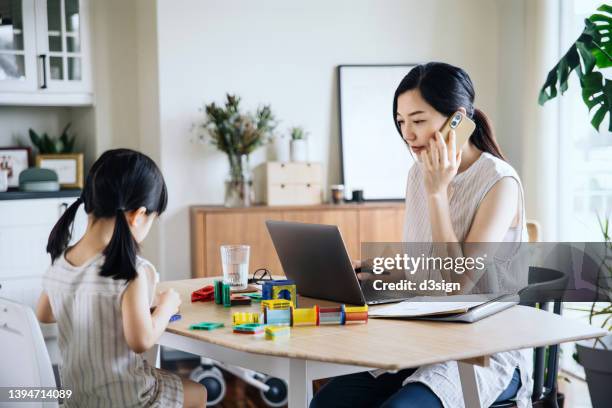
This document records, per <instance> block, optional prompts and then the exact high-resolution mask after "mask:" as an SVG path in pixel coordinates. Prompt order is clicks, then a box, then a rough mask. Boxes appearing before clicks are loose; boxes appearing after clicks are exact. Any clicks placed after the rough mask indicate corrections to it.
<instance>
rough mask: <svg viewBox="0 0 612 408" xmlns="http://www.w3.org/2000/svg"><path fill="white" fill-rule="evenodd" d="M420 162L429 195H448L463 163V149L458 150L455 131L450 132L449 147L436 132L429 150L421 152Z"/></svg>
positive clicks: (430, 141)
mask: <svg viewBox="0 0 612 408" xmlns="http://www.w3.org/2000/svg"><path fill="white" fill-rule="evenodd" d="M420 162H421V165H422V168H423V173H424V181H425V190H426V192H427V194H429V195H439V194H446V193H447V188H448V185H449V184H450V182H451V180H452V179H453V177H455V175H456V174H457V171H458V170H459V164H460V163H461V149H457V140H456V134H455V131H454V130H451V131H449V135H448V146H447V144H446V143H445V141H444V137H443V135H442V133H440V132H436V133H435V135H434V137H433V138H431V139H430V140H429V148H428V149H424V150H423V151H421V157H420Z"/></svg>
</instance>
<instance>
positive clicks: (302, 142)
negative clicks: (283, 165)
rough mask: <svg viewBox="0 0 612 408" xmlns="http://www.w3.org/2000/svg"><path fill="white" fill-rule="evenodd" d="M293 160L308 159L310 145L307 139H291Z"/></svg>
mask: <svg viewBox="0 0 612 408" xmlns="http://www.w3.org/2000/svg"><path fill="white" fill-rule="evenodd" d="M291 161H293V162H305V161H308V145H307V144H306V139H294V140H292V141H291Z"/></svg>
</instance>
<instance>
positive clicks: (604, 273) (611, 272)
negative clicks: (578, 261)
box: [574, 219, 612, 408]
mask: <svg viewBox="0 0 612 408" xmlns="http://www.w3.org/2000/svg"><path fill="white" fill-rule="evenodd" d="M599 225H600V227H601V232H602V233H603V236H604V247H603V251H604V252H603V254H602V256H601V259H600V260H599V269H598V276H597V277H596V282H597V299H595V300H594V301H593V303H592V304H591V307H590V308H589V309H588V310H586V311H587V312H588V313H589V323H591V324H593V323H595V319H600V320H601V322H602V323H601V327H602V328H603V329H607V330H608V331H609V332H612V287H610V282H612V242H611V241H610V233H611V231H610V230H609V225H610V220H609V219H605V220H601V219H600V220H599ZM576 351H577V353H576V354H575V355H574V358H575V359H576V361H578V363H580V364H581V365H582V366H583V367H584V372H585V374H586V379H587V384H588V386H589V394H590V395H591V402H592V404H593V407H595V408H597V407H607V406H609V405H610V401H612V388H611V387H610V384H612V334H609V335H607V336H604V337H602V338H599V339H595V340H588V341H583V342H579V343H577V344H576Z"/></svg>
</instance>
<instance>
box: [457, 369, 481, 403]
mask: <svg viewBox="0 0 612 408" xmlns="http://www.w3.org/2000/svg"><path fill="white" fill-rule="evenodd" d="M457 365H458V367H459V378H461V389H462V390H463V401H464V403H465V408H480V407H481V404H480V394H479V393H478V384H477V383H476V370H475V367H474V365H472V364H469V363H463V362H461V361H458V362H457Z"/></svg>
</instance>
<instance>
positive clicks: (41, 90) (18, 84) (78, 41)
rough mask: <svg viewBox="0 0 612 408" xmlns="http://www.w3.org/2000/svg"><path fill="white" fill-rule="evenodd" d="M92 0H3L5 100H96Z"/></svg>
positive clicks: (0, 80)
mask: <svg viewBox="0 0 612 408" xmlns="http://www.w3.org/2000/svg"><path fill="white" fill-rule="evenodd" d="M90 43H91V40H90V16H89V0H0V105H35V106H36V105H39V106H82V105H91V104H92V103H93V93H92V79H91V49H90Z"/></svg>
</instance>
